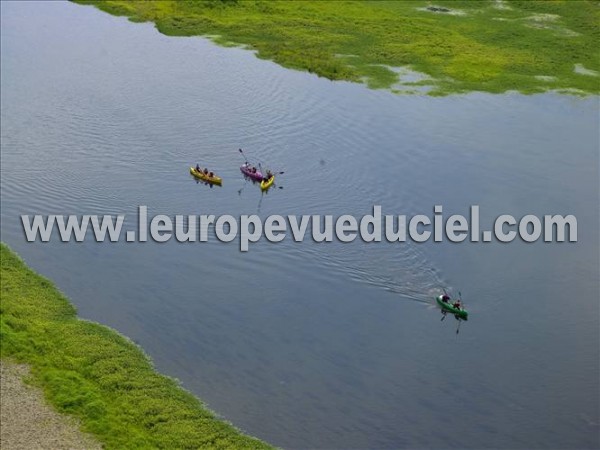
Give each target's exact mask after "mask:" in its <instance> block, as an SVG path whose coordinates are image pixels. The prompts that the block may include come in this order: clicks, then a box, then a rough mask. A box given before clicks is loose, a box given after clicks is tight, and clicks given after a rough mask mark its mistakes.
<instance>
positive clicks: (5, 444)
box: [0, 361, 102, 450]
mask: <svg viewBox="0 0 600 450" xmlns="http://www.w3.org/2000/svg"><path fill="white" fill-rule="evenodd" d="M28 374H29V368H28V367H27V366H26V365H22V364H15V363H13V362H10V361H0V393H1V396H0V423H2V426H1V427H0V448H2V450H11V449H34V448H35V449H53V450H54V449H100V448H102V446H101V445H100V444H99V443H98V442H96V441H95V440H94V438H93V437H91V436H89V435H87V434H85V433H82V432H81V431H80V429H79V424H78V422H77V420H76V419H74V418H72V417H68V416H65V415H63V414H60V413H58V412H57V411H55V410H53V409H52V408H51V407H50V406H48V405H47V404H46V402H45V400H44V395H43V393H42V391H41V390H40V389H38V388H35V387H32V386H29V385H26V384H25V383H24V382H23V380H22V379H23V377H24V376H27V375H28Z"/></svg>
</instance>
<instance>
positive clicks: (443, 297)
mask: <svg viewBox="0 0 600 450" xmlns="http://www.w3.org/2000/svg"><path fill="white" fill-rule="evenodd" d="M442 301H443V302H444V303H448V302H449V301H450V296H449V295H448V294H444V295H442Z"/></svg>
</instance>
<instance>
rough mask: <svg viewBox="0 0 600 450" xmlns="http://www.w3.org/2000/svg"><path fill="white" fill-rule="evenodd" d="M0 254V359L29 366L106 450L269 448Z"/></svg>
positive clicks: (4, 251) (50, 397)
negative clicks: (77, 315)
mask: <svg viewBox="0 0 600 450" xmlns="http://www.w3.org/2000/svg"><path fill="white" fill-rule="evenodd" d="M0 252H1V253H0V256H1V296H2V299H1V303H0V339H1V342H2V346H1V355H0V356H1V357H2V358H5V357H10V358H12V359H15V360H17V361H20V362H24V363H27V364H28V365H30V366H31V369H32V375H33V380H34V383H35V384H37V385H39V386H41V387H42V388H43V389H44V391H45V394H46V398H47V399H48V401H49V402H50V403H51V404H52V405H54V406H55V407H56V408H57V409H58V410H59V411H62V412H67V413H69V414H72V415H74V416H76V417H78V418H79V419H80V421H81V423H82V425H83V429H84V431H87V432H90V433H92V434H93V435H95V436H96V437H97V438H98V440H99V441H100V442H102V443H103V444H104V445H105V448H118V449H124V448H199V447H210V448H236V449H237V448H253V449H257V448H269V447H268V446H267V445H266V444H264V443H263V442H261V441H259V440H256V439H254V438H251V437H248V436H245V435H243V434H241V433H240V432H239V431H238V430H236V429H235V428H234V427H232V426H231V425H229V424H227V423H225V422H223V421H222V420H219V419H218V418H216V417H215V416H214V414H213V413H211V412H210V411H209V410H207V409H206V408H205V407H204V406H203V405H202V404H201V403H200V401H198V399H196V398H195V397H194V396H192V395H191V394H189V393H188V392H186V391H184V390H183V389H181V388H180V387H179V386H178V384H177V383H176V382H175V381H174V380H172V379H170V378H167V377H165V376H163V375H160V374H158V373H157V372H155V371H154V369H153V367H152V364H151V363H150V361H149V360H148V358H147V357H146V356H145V355H144V353H143V352H142V350H141V349H140V348H139V347H138V346H136V345H135V344H134V343H132V342H131V341H129V340H128V339H126V338H124V337H123V336H121V335H119V334H118V333H117V332H115V331H113V330H111V329H109V328H107V327H105V326H102V325H99V324H96V323H92V322H88V321H84V320H80V319H78V318H77V317H76V313H75V309H74V307H73V306H72V305H71V304H70V303H69V301H68V300H67V299H66V298H65V297H64V296H63V295H62V294H61V293H60V292H59V291H58V290H57V289H56V288H55V287H54V285H53V284H52V283H51V282H50V281H48V280H47V279H45V278H43V277H41V276H40V275H38V274H36V273H35V272H33V271H32V270H30V269H29V268H27V267H26V266H25V264H24V263H23V262H22V261H21V260H20V259H19V258H18V257H17V255H15V254H14V253H13V252H12V251H11V250H9V249H8V247H6V246H5V245H4V244H1V245H0Z"/></svg>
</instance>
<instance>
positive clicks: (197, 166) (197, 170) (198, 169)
mask: <svg viewBox="0 0 600 450" xmlns="http://www.w3.org/2000/svg"><path fill="white" fill-rule="evenodd" d="M196 172H200V166H199V165H198V164H196Z"/></svg>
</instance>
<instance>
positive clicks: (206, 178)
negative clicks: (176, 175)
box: [190, 167, 222, 184]
mask: <svg viewBox="0 0 600 450" xmlns="http://www.w3.org/2000/svg"><path fill="white" fill-rule="evenodd" d="M190 173H191V174H192V175H194V176H195V177H196V178H200V179H201V180H202V181H206V182H207V183H212V184H221V183H222V180H221V177H218V176H216V175H213V176H212V177H210V176H208V174H205V173H204V172H202V171H200V172H198V171H197V170H196V168H195V167H190Z"/></svg>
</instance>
